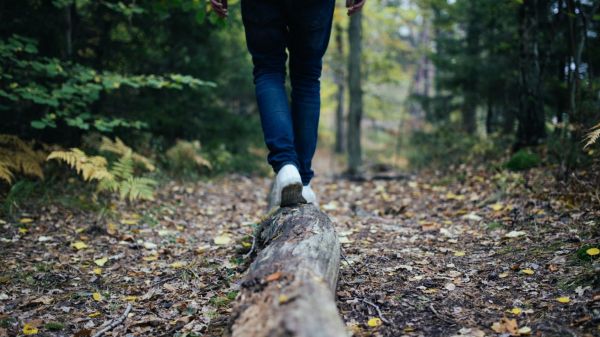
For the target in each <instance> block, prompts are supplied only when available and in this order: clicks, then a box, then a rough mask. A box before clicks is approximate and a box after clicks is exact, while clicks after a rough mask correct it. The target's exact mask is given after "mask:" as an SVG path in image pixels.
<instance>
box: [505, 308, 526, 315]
mask: <svg viewBox="0 0 600 337" xmlns="http://www.w3.org/2000/svg"><path fill="white" fill-rule="evenodd" d="M508 312H510V313H512V314H514V315H519V314H521V312H523V311H522V310H521V308H512V309H510V310H508Z"/></svg>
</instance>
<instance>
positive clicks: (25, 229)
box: [19, 227, 29, 234]
mask: <svg viewBox="0 0 600 337" xmlns="http://www.w3.org/2000/svg"><path fill="white" fill-rule="evenodd" d="M27 232H29V229H27V228H23V227H21V228H19V233H21V234H27Z"/></svg>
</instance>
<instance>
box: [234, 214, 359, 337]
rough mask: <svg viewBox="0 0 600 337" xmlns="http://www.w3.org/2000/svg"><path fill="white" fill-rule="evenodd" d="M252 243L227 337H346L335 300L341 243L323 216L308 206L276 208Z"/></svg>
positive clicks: (325, 216)
mask: <svg viewBox="0 0 600 337" xmlns="http://www.w3.org/2000/svg"><path fill="white" fill-rule="evenodd" d="M257 244H258V254H257V256H256V259H255V260H254V262H253V263H252V264H251V265H250V268H249V270H248V273H247V275H246V277H245V278H244V281H243V283H242V289H241V292H240V296H239V297H238V300H237V302H236V307H235V308H234V314H233V316H232V322H231V323H232V324H231V334H232V336H234V337H246V336H259V337H260V336H306V337H325V336H328V337H338V336H340V337H342V336H347V333H346V330H345V327H344V324H343V322H342V320H341V318H340V316H339V314H338V311H337V307H336V305H335V296H334V294H335V287H336V284H337V278H338V271H339V265H340V244H339V241H338V238H337V234H336V232H335V229H334V227H333V224H332V223H331V220H329V218H328V217H327V215H325V214H324V213H322V212H321V211H319V210H318V209H317V208H316V207H315V206H313V205H299V206H295V207H285V208H281V209H279V210H278V211H277V212H275V213H274V214H273V215H272V216H270V217H269V218H268V219H267V220H265V221H264V222H263V223H261V225H260V228H259V233H258V236H257Z"/></svg>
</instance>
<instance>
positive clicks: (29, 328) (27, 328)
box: [23, 323, 38, 335]
mask: <svg viewBox="0 0 600 337" xmlns="http://www.w3.org/2000/svg"><path fill="white" fill-rule="evenodd" d="M37 333H38V329H37V328H36V327H35V326H33V325H31V324H29V323H25V325H23V334H24V335H35V334H37Z"/></svg>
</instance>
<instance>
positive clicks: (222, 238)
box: [214, 234, 231, 246]
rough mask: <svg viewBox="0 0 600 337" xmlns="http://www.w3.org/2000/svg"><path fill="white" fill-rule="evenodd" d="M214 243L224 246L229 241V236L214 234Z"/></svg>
mask: <svg viewBox="0 0 600 337" xmlns="http://www.w3.org/2000/svg"><path fill="white" fill-rule="evenodd" d="M214 243H215V245H219V246H224V245H228V244H229V243H231V237H230V236H229V235H228V234H222V235H218V236H215V238H214Z"/></svg>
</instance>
